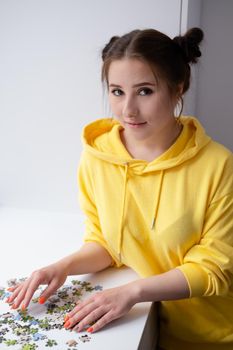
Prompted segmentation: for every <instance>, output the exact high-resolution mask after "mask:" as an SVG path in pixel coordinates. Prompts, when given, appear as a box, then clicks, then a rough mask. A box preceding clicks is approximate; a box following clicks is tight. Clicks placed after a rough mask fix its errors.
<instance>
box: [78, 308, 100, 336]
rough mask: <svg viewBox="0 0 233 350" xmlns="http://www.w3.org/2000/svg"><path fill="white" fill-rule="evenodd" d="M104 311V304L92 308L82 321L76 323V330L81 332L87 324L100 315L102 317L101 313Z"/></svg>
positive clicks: (94, 320)
mask: <svg viewBox="0 0 233 350" xmlns="http://www.w3.org/2000/svg"><path fill="white" fill-rule="evenodd" d="M106 311H107V310H106V306H104V305H102V306H100V307H98V308H97V309H95V310H93V311H92V312H90V313H89V314H88V315H87V316H86V317H85V318H83V319H82V321H80V322H79V324H78V325H77V330H78V331H79V332H81V331H82V330H83V329H84V328H85V327H86V326H87V325H90V324H92V323H93V322H96V321H97V320H99V319H100V318H101V317H103V315H104V314H106ZM77 321H78V318H77Z"/></svg>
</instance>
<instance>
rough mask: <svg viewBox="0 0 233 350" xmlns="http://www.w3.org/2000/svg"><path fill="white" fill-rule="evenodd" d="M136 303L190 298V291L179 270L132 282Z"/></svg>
mask: <svg viewBox="0 0 233 350" xmlns="http://www.w3.org/2000/svg"><path fill="white" fill-rule="evenodd" d="M131 287H132V290H134V293H135V294H134V296H133V297H134V298H135V301H136V303H139V302H143V301H162V300H176V299H184V298H189V296H190V291H189V287H188V283H187V281H186V279H185V277H184V275H183V273H182V272H181V271H180V270H178V269H173V270H170V271H168V272H165V273H162V274H159V275H155V276H152V277H148V278H143V279H140V280H137V281H134V282H132V284H131V286H130V288H131Z"/></svg>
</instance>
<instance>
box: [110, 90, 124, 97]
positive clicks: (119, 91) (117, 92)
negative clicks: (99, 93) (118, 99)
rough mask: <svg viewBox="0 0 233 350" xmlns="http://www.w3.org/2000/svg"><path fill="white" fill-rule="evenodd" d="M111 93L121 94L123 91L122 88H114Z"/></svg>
mask: <svg viewBox="0 0 233 350" xmlns="http://www.w3.org/2000/svg"><path fill="white" fill-rule="evenodd" d="M111 93H112V94H113V95H114V96H121V95H122V93H123V92H122V91H121V90H120V89H114V90H112V91H111Z"/></svg>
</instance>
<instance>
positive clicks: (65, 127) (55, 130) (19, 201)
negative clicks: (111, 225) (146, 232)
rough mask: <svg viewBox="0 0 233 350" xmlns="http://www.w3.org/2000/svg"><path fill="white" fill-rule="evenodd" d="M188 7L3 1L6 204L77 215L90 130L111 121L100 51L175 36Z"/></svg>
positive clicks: (107, 0)
mask: <svg viewBox="0 0 233 350" xmlns="http://www.w3.org/2000/svg"><path fill="white" fill-rule="evenodd" d="M180 4H181V0H144V1H141V0H118V1H115V0H100V1H93V0H85V1H81V0H0V77H1V78H0V205H4V206H14V207H20V208H37V209H44V210H52V211H71V212H75V211H77V209H78V203H77V185H76V169H77V164H78V161H79V157H80V152H81V142H80V134H81V129H82V127H83V126H84V124H86V123H88V122H89V121H91V120H93V119H96V118H99V117H102V116H104V110H103V101H102V90H101V84H100V64H101V60H100V52H101V49H102V47H103V46H104V45H105V43H106V42H107V41H108V40H109V39H110V37H111V36H113V35H118V34H119V35H121V34H124V33H125V32H127V31H129V30H133V29H135V28H140V29H143V28H148V27H153V28H157V29H159V30H161V31H164V32H165V33H167V34H168V35H171V36H175V35H177V34H178V33H179V27H180Z"/></svg>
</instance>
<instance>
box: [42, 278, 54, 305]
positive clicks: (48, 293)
mask: <svg viewBox="0 0 233 350" xmlns="http://www.w3.org/2000/svg"><path fill="white" fill-rule="evenodd" d="M57 288H58V281H57V280H52V281H51V282H50V283H49V285H48V286H47V287H46V288H45V289H44V291H43V292H42V293H41V295H40V297H39V303H40V304H44V303H45V301H46V300H47V299H48V298H49V297H50V296H51V295H52V294H54V293H55V292H56V290H57Z"/></svg>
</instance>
